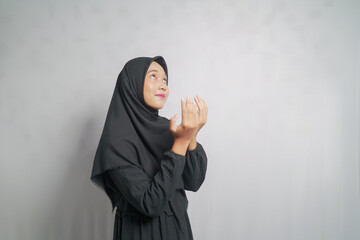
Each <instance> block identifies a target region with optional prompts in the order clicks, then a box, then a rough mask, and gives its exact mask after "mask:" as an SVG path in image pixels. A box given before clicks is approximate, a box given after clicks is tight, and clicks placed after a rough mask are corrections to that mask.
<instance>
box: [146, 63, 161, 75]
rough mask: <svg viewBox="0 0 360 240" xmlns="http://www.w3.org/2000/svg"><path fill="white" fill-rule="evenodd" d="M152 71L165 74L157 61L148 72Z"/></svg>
mask: <svg viewBox="0 0 360 240" xmlns="http://www.w3.org/2000/svg"><path fill="white" fill-rule="evenodd" d="M151 70H156V71H157V72H160V73H163V74H165V71H164V69H163V67H162V66H161V65H160V64H158V63H157V62H155V61H153V62H152V63H151V64H150V66H149V68H148V70H147V72H150V71H151Z"/></svg>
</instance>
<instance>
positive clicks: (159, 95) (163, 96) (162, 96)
mask: <svg viewBox="0 0 360 240" xmlns="http://www.w3.org/2000/svg"><path fill="white" fill-rule="evenodd" d="M155 96H157V97H161V98H165V94H155Z"/></svg>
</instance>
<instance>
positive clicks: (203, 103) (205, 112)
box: [198, 96, 208, 123]
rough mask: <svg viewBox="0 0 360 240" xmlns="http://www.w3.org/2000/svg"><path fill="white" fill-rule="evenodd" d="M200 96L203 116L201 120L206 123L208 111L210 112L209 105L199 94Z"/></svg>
mask: <svg viewBox="0 0 360 240" xmlns="http://www.w3.org/2000/svg"><path fill="white" fill-rule="evenodd" d="M198 98H199V104H200V106H201V118H202V119H201V121H202V122H203V123H205V122H206V121H207V112H208V110H207V105H206V102H205V101H204V100H203V99H202V98H200V97H199V96H198Z"/></svg>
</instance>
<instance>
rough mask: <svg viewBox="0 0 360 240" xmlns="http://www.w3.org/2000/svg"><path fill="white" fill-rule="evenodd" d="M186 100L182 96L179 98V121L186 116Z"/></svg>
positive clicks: (182, 120)
mask: <svg viewBox="0 0 360 240" xmlns="http://www.w3.org/2000/svg"><path fill="white" fill-rule="evenodd" d="M186 116H187V114H186V102H185V99H184V98H181V123H183V122H184V119H185V118H186Z"/></svg>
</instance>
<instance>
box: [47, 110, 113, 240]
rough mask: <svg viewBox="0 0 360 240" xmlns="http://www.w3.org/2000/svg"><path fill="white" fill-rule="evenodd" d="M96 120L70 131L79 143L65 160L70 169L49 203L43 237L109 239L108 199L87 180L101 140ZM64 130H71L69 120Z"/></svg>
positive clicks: (110, 214) (110, 227)
mask: <svg viewBox="0 0 360 240" xmlns="http://www.w3.org/2000/svg"><path fill="white" fill-rule="evenodd" d="M72 123H73V122H72ZM98 123H99V121H96V118H95V117H90V118H88V119H86V120H85V121H84V123H83V124H80V126H83V128H82V129H81V128H77V129H79V132H78V134H76V133H71V134H70V135H72V136H74V135H77V136H78V140H79V141H78V146H77V147H74V149H75V151H74V152H73V154H72V156H71V159H67V161H65V162H67V163H70V164H69V169H68V170H67V171H66V172H67V174H66V175H64V178H63V182H62V186H59V189H61V190H60V191H59V192H58V193H57V197H56V201H55V202H54V203H52V204H51V205H52V208H51V211H50V212H49V213H48V216H47V219H46V223H45V225H44V229H42V232H41V235H43V236H44V238H43V239H59V240H60V239H61V240H63V239H86V240H91V239H112V234H113V224H114V223H113V222H114V215H113V214H112V213H111V203H110V200H109V199H108V197H107V196H106V194H105V193H104V192H103V191H102V190H101V189H100V188H98V187H97V186H96V185H94V184H93V183H92V182H91V180H90V176H91V170H92V165H93V160H94V156H95V152H96V148H97V145H98V143H99V139H100V135H99V136H96V135H98V134H96V133H95V132H96V131H95V129H96V128H98V126H99V125H98ZM67 129H74V127H73V126H72V125H71V122H69V128H67ZM101 130H102V129H101ZM114 214H115V212H114Z"/></svg>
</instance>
